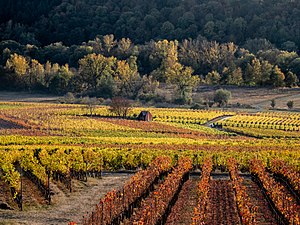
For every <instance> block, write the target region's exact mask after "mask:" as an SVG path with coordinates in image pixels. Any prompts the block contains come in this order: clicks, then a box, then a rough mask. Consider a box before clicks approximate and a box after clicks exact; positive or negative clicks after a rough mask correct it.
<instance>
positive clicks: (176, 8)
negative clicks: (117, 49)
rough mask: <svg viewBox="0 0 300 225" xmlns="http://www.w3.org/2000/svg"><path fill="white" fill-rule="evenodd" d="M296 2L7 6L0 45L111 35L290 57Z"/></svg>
mask: <svg viewBox="0 0 300 225" xmlns="http://www.w3.org/2000/svg"><path fill="white" fill-rule="evenodd" d="M299 21H300V1H296V0H164V1H161V0H147V1H145V0H107V1H106V0H63V1H62V0H45V1H40V0H26V1H25V0H6V1H0V23H1V25H0V40H6V39H12V40H16V41H18V42H20V43H22V44H27V43H31V44H41V45H46V44H49V43H53V42H58V41H62V42H63V43H64V44H66V45H72V44H81V43H82V42H84V41H88V40H91V39H94V37H95V36H96V35H105V34H114V35H115V37H116V38H121V37H128V38H130V39H131V40H133V41H134V42H135V43H144V42H147V41H149V40H151V39H154V40H157V39H164V38H166V39H178V40H182V39H185V38H196V37H197V36H199V35H201V36H204V37H205V38H207V39H208V40H216V41H218V42H221V43H224V42H230V41H232V42H234V43H236V44H238V45H244V44H245V43H246V41H247V40H248V39H254V38H265V39H267V40H269V41H270V42H271V43H272V44H274V45H275V46H276V47H277V48H281V49H284V50H288V51H293V50H296V51H297V50H298V48H299V46H300V22H299Z"/></svg>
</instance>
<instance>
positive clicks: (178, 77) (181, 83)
mask: <svg viewBox="0 0 300 225" xmlns="http://www.w3.org/2000/svg"><path fill="white" fill-rule="evenodd" d="M192 74H193V69H192V68H191V67H184V66H182V65H181V64H180V63H176V64H175V65H174V66H173V67H172V68H169V69H168V70H167V71H166V76H167V83H169V84H173V85H175V86H176V91H177V95H178V99H179V100H180V101H181V102H182V103H188V102H191V95H192V91H193V88H194V87H196V86H197V85H198V83H199V77H198V76H193V75H192Z"/></svg>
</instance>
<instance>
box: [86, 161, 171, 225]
mask: <svg viewBox="0 0 300 225" xmlns="http://www.w3.org/2000/svg"><path fill="white" fill-rule="evenodd" d="M171 164H172V163H171V159H170V157H166V156H162V157H158V158H156V159H155V160H154V161H153V162H152V163H151V164H150V165H149V167H148V168H147V169H146V170H142V171H139V172H137V173H136V174H135V175H134V176H133V177H131V178H130V179H129V180H128V182H126V183H125V185H124V187H123V189H122V190H121V191H116V190H113V191H111V192H108V193H107V194H106V195H105V197H104V198H102V199H101V200H100V203H99V204H97V205H96V209H95V211H94V212H92V213H91V214H90V216H89V217H87V218H85V219H84V222H83V224H84V225H87V224H103V225H104V224H112V223H113V222H115V220H119V219H122V218H121V217H122V216H124V214H125V212H127V213H128V214H130V211H131V210H133V207H135V206H136V205H135V203H136V201H137V200H138V199H139V198H141V196H143V195H144V194H145V193H146V192H147V191H149V187H150V186H151V184H152V183H153V182H155V180H156V179H157V178H158V177H159V175H160V174H162V173H164V172H166V171H168V170H170V168H171Z"/></svg>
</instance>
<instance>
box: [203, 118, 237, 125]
mask: <svg viewBox="0 0 300 225" xmlns="http://www.w3.org/2000/svg"><path fill="white" fill-rule="evenodd" d="M231 117H233V116H218V117H216V118H214V119H212V120H209V121H207V122H206V123H205V124H203V126H206V127H213V124H214V123H216V122H219V121H222V120H226V119H228V118H231Z"/></svg>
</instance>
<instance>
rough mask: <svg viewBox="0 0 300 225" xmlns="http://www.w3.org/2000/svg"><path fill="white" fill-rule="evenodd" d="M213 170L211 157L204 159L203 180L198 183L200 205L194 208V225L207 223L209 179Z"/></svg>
mask: <svg viewBox="0 0 300 225" xmlns="http://www.w3.org/2000/svg"><path fill="white" fill-rule="evenodd" d="M211 171H212V160H211V159H210V158H208V159H206V160H205V161H204V164H203V166H202V175H201V180H200V182H199V184H198V189H197V193H198V205H197V207H195V209H194V216H193V218H192V225H196V224H197V225H198V224H205V220H206V215H207V207H208V204H209V194H208V192H209V188H210V185H209V181H210V173H211Z"/></svg>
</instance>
